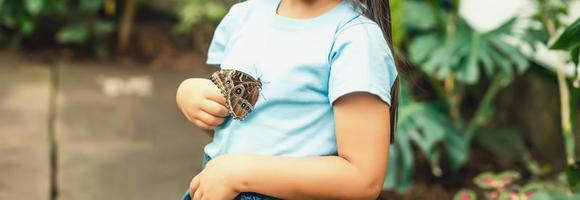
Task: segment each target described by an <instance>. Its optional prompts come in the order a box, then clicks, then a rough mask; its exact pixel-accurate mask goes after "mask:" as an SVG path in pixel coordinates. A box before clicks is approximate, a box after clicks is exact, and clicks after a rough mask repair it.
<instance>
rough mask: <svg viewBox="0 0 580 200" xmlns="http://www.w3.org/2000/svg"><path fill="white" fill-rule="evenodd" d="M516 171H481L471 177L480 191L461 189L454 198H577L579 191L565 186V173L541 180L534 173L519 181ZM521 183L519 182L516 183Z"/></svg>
mask: <svg viewBox="0 0 580 200" xmlns="http://www.w3.org/2000/svg"><path fill="white" fill-rule="evenodd" d="M519 179H520V174H519V173H518V172H516V171H504V172H501V173H499V174H495V173H492V172H483V173H481V174H479V175H478V176H477V177H475V178H474V179H473V183H474V184H475V185H476V186H477V187H478V188H479V189H480V190H481V191H482V192H481V194H480V195H478V194H477V193H476V192H475V191H473V190H471V189H466V188H464V189H462V190H460V191H459V192H457V193H456V194H455V197H454V198H453V199H454V200H476V199H478V197H479V198H482V199H489V200H568V199H570V200H572V199H579V198H580V193H578V192H573V191H570V190H568V189H566V188H567V187H565V185H567V183H566V180H565V179H566V178H565V175H564V174H562V175H561V176H558V177H557V178H556V179H550V180H541V179H539V178H538V177H537V176H536V175H534V176H532V179H530V180H528V181H521V180H519ZM518 183H521V184H518Z"/></svg>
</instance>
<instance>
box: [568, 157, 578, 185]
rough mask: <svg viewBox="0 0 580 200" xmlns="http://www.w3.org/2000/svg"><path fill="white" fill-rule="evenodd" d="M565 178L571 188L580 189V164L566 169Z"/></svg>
mask: <svg viewBox="0 0 580 200" xmlns="http://www.w3.org/2000/svg"><path fill="white" fill-rule="evenodd" d="M566 178H567V179H568V184H569V185H570V187H571V188H577V187H580V162H576V163H574V164H572V165H570V166H568V167H567V168H566Z"/></svg>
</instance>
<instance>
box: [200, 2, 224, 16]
mask: <svg viewBox="0 0 580 200" xmlns="http://www.w3.org/2000/svg"><path fill="white" fill-rule="evenodd" d="M205 12H206V13H207V14H206V15H207V17H208V18H209V19H210V20H219V19H221V18H222V17H223V16H224V15H226V13H227V9H226V8H225V7H224V6H223V5H222V4H219V3H217V2H214V1H209V2H208V3H207V4H206V5H205Z"/></svg>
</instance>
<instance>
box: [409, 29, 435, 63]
mask: <svg viewBox="0 0 580 200" xmlns="http://www.w3.org/2000/svg"><path fill="white" fill-rule="evenodd" d="M441 41H442V38H441V37H440V36H439V35H438V34H436V33H434V34H427V35H423V36H420V37H418V38H416V39H414V40H413V41H412V42H411V45H409V55H410V57H411V60H412V61H413V62H415V63H422V62H424V61H425V60H426V59H428V58H429V57H430V56H431V54H432V53H433V50H434V49H435V48H437V47H439V46H440V45H441Z"/></svg>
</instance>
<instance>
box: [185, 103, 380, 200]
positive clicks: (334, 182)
mask: <svg viewBox="0 0 580 200" xmlns="http://www.w3.org/2000/svg"><path fill="white" fill-rule="evenodd" d="M334 115H335V122H336V139H337V143H338V154H339V156H325V157H311V158H290V157H276V156H258V155H237V156H236V155H228V156H220V157H217V158H215V159H214V160H212V161H210V162H209V163H208V165H207V166H206V169H204V171H203V172H202V173H200V175H201V177H196V178H194V181H193V182H192V187H193V188H192V190H193V191H195V192H196V193H197V192H200V193H201V196H203V198H202V199H206V197H208V198H209V199H211V197H212V196H214V195H217V196H219V194H215V192H212V189H211V186H209V185H213V184H209V183H212V182H213V183H216V182H219V181H218V180H209V179H212V178H213V177H220V176H221V177H220V178H219V179H221V180H220V181H222V182H221V183H222V184H220V185H219V187H222V189H223V187H228V186H231V187H232V188H233V191H236V192H257V193H261V194H266V195H270V196H275V197H278V198H282V199H376V198H377V197H378V195H379V193H380V191H381V189H382V185H383V180H384V177H385V173H386V169H387V160H388V155H389V154H388V152H389V134H390V133H389V130H390V129H389V126H390V125H389V109H388V105H387V104H385V103H384V102H383V101H381V100H380V99H379V98H378V97H376V96H374V95H370V94H368V93H354V94H350V95H346V96H344V97H342V98H340V99H339V100H337V101H336V102H335V104H334ZM220 169H221V170H220ZM225 171H228V172H226V173H225V175H224V172H225ZM204 172H205V173H206V174H204ZM198 176H199V175H198ZM223 176H229V178H223ZM204 179H205V180H204ZM216 179H217V178H216ZM196 181H199V182H198V183H196ZM223 181H230V183H227V184H224V182H223ZM204 183H208V184H207V185H206V187H204V186H203V185H204ZM200 185H201V186H200ZM198 188H200V189H199V190H197V189H198ZM196 190H197V191H196ZM213 191H216V190H213ZM212 193H214V194H212ZM196 195H199V194H196ZM214 197H215V196H214Z"/></svg>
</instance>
